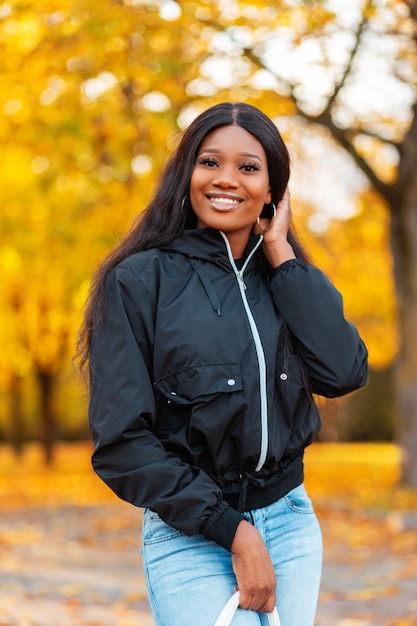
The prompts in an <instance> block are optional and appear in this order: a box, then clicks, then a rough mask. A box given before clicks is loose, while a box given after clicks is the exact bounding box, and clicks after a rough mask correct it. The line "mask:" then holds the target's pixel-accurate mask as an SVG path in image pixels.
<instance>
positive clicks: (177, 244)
mask: <svg viewBox="0 0 417 626" xmlns="http://www.w3.org/2000/svg"><path fill="white" fill-rule="evenodd" d="M261 237H262V235H253V234H252V235H251V236H250V237H249V241H248V245H247V246H246V250H245V253H244V255H243V258H244V259H246V257H247V256H248V255H249V254H250V253H251V251H252V250H253V248H254V247H255V246H256V245H257V244H258V242H259V239H260V238H261ZM162 249H163V250H165V251H168V252H171V251H172V252H179V253H180V254H184V255H185V256H188V257H190V258H196V259H200V260H202V261H208V262H210V263H217V264H219V265H223V266H224V265H225V264H226V265H227V267H228V268H230V262H229V258H228V254H227V248H226V243H225V241H224V239H223V237H222V234H221V233H220V231H218V230H215V229H213V228H193V229H189V230H184V232H183V234H182V235H180V237H178V238H177V239H175V240H174V241H172V242H171V243H169V244H167V245H166V246H162Z"/></svg>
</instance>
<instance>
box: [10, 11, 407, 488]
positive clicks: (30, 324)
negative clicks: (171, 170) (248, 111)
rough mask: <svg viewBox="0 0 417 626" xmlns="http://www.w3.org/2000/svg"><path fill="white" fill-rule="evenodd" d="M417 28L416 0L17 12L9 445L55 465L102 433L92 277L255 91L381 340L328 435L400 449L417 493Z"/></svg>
mask: <svg viewBox="0 0 417 626" xmlns="http://www.w3.org/2000/svg"><path fill="white" fill-rule="evenodd" d="M416 37H417V3H416V2H415V1H413V0H373V1H366V0H350V1H349V2H346V1H344V2H343V0H322V1H320V0H317V1H310V0H304V1H303V0H275V1H274V2H267V1H263V0H256V1H255V0H217V1H214V0H184V1H183V2H175V1H174V0H102V1H101V2H96V1H93V0H36V2H35V1H33V0H32V1H30V0H9V1H6V2H3V3H2V4H0V55H1V64H0V78H1V90H0V144H1V150H0V220H1V235H0V236H1V247H0V275H1V280H0V346H1V348H0V442H3V443H6V444H9V445H11V446H12V447H13V449H14V451H15V453H16V454H21V453H22V451H23V450H24V449H25V444H27V443H28V442H39V443H40V444H41V446H42V450H43V456H44V459H45V461H46V462H51V461H52V460H53V457H54V451H55V444H56V442H58V441H60V442H62V441H67V442H68V441H76V440H85V439H88V437H89V433H88V425H87V400H86V391H85V389H84V388H83V387H82V385H81V384H80V381H79V379H78V378H77V375H76V373H75V371H74V367H73V364H72V357H73V355H74V351H75V345H76V337H77V329H78V327H79V325H80V323H81V320H82V312H83V305H84V302H85V299H86V296H87V292H88V286H89V282H90V279H91V275H92V273H93V271H94V269H95V268H96V266H97V264H98V263H99V261H100V260H101V259H102V258H103V257H104V256H105V255H106V253H107V252H109V251H110V250H111V248H112V247H113V246H114V245H115V243H116V242H117V241H118V240H119V238H120V237H122V236H123V234H124V233H126V231H127V230H128V229H129V227H130V224H131V223H132V220H133V219H134V218H135V216H136V215H137V214H138V213H140V211H141V210H142V209H143V208H144V207H145V206H146V204H147V202H148V200H149V198H150V196H151V194H152V191H153V188H154V184H155V181H156V179H157V177H158V174H159V171H160V169H161V167H162V166H163V164H164V163H165V162H166V159H167V157H168V156H169V154H170V152H171V150H172V148H173V147H174V146H175V145H176V142H177V141H178V134H179V133H180V132H181V130H182V129H183V128H184V127H185V126H186V125H187V124H188V123H189V122H190V121H191V120H192V119H193V118H194V117H195V116H196V115H197V114H198V113H199V112H200V111H202V110H203V109H205V108H207V107H208V106H210V105H212V104H215V103H218V102H221V101H224V100H232V101H245V102H248V103H251V104H254V105H255V106H258V107H259V108H261V109H262V110H263V111H264V112H265V113H266V114H267V115H269V116H270V117H271V118H272V119H273V120H274V122H275V123H276V125H277V126H278V128H279V130H280V131H281V133H282V135H283V136H284V138H285V140H286V142H287V144H288V147H289V150H290V153H291V158H292V176H291V184H290V187H291V194H292V202H293V214H294V221H295V225H296V228H297V230H298V232H299V235H300V237H301V239H302V241H303V243H304V244H305V245H306V246H307V247H308V249H309V250H310V252H311V255H312V258H313V260H314V262H315V263H316V264H317V265H318V266H320V267H321V268H322V269H323V270H324V271H325V272H326V273H327V274H328V276H329V277H330V278H331V280H332V281H333V282H334V283H335V284H336V286H337V287H338V288H339V289H340V290H341V291H342V292H343V295H344V301H345V308H346V313H347V315H348V317H349V318H350V319H351V320H352V321H353V322H354V323H355V324H356V325H357V326H358V327H359V330H360V332H361V334H362V336H363V338H364V340H365V342H366V343H367V346H368V348H369V353H370V367H371V372H370V378H369V383H368V386H367V387H366V388H365V389H364V390H362V391H360V392H357V393H356V394H353V395H352V396H350V397H349V398H347V399H342V400H338V401H332V403H331V404H329V405H327V403H322V404H323V406H322V412H323V422H324V424H323V431H322V434H321V441H331V442H337V441H342V442H358V441H383V442H396V444H398V449H399V450H400V452H401V480H402V481H403V482H404V483H406V484H409V485H412V484H414V485H416V484H417V455H415V454H414V455H413V454H412V452H413V450H414V451H415V450H416V449H417V350H416V349H415V346H416V342H417V337H416V333H417V118H416V107H417V98H416V78H417V55H416Z"/></svg>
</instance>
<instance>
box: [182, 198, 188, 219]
mask: <svg viewBox="0 0 417 626" xmlns="http://www.w3.org/2000/svg"><path fill="white" fill-rule="evenodd" d="M186 202H187V196H184V197H183V199H182V200H181V208H182V210H181V212H182V214H183V215H184V213H185V203H186Z"/></svg>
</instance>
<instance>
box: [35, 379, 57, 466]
mask: <svg viewBox="0 0 417 626" xmlns="http://www.w3.org/2000/svg"><path fill="white" fill-rule="evenodd" d="M37 379H38V383H39V391H40V411H41V433H40V439H41V443H42V445H43V450H44V459H45V463H46V464H47V465H50V464H51V463H52V461H53V460H54V447H55V441H56V419H55V411H54V407H53V399H54V387H55V376H54V374H52V373H51V372H49V371H47V370H42V369H38V371H37Z"/></svg>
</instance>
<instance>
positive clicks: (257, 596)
mask: <svg viewBox="0 0 417 626" xmlns="http://www.w3.org/2000/svg"><path fill="white" fill-rule="evenodd" d="M231 552H232V564H233V570H234V573H235V576H236V580H237V588H238V589H239V592H240V604H239V606H240V607H241V608H242V609H250V610H252V611H256V612H257V613H271V612H272V611H273V610H274V607H275V603H276V576H275V570H274V566H273V565H272V561H271V558H270V556H269V552H268V550H267V548H266V545H265V543H264V541H263V539H262V537H261V535H260V534H259V532H258V531H257V529H256V528H255V527H254V526H252V525H251V524H250V523H249V522H247V521H246V520H242V521H241V522H240V524H239V526H238V527H237V530H236V534H235V537H234V540H233V543H232V550H231Z"/></svg>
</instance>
